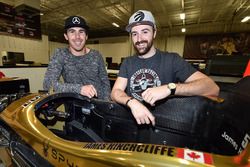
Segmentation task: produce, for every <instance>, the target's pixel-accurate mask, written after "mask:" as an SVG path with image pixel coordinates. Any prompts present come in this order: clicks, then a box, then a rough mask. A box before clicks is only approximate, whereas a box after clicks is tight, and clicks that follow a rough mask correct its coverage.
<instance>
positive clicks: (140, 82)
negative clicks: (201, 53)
mask: <svg viewBox="0 0 250 167" xmlns="http://www.w3.org/2000/svg"><path fill="white" fill-rule="evenodd" d="M195 71H196V69H195V68H193V66H192V65H190V64H189V63H188V62H186V61H185V60H184V59H183V58H181V57H180V56H179V55H178V54H177V53H168V52H162V51H160V50H156V54H155V55H154V56H152V57H150V58H147V59H142V58H139V57H138V56H136V55H135V56H132V57H127V58H126V59H125V60H124V61H123V63H122V65H121V68H120V71H119V77H123V78H127V79H128V85H127V89H126V93H127V94H128V95H129V96H133V97H135V98H136V99H138V100H140V101H142V98H141V93H142V92H143V91H145V90H146V89H147V88H151V87H157V86H161V85H165V84H168V83H170V82H174V83H178V82H185V80H186V79H187V78H188V77H189V76H191V75H192V74H193V73H194V72H195Z"/></svg>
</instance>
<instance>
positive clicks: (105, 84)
mask: <svg viewBox="0 0 250 167" xmlns="http://www.w3.org/2000/svg"><path fill="white" fill-rule="evenodd" d="M98 57H99V60H98V61H99V62H98V64H99V70H98V71H99V77H100V80H101V82H102V97H103V98H104V99H106V100H110V92H111V88H110V82H109V79H108V73H107V70H106V68H105V63H104V60H103V57H102V55H101V54H100V53H99V52H98Z"/></svg>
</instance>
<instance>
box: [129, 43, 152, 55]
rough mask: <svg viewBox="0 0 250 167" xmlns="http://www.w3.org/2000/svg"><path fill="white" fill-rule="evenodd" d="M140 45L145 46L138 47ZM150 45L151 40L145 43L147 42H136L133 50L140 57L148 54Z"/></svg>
mask: <svg viewBox="0 0 250 167" xmlns="http://www.w3.org/2000/svg"><path fill="white" fill-rule="evenodd" d="M140 44H145V46H143V47H140V46H139V45H140ZM152 45H153V40H151V41H147V40H143V41H138V42H136V43H135V44H134V49H135V51H136V53H137V54H138V55H139V56H142V55H144V54H146V53H148V52H149V50H150V49H151V47H152Z"/></svg>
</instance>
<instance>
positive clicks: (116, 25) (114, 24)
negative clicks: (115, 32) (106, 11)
mask: <svg viewBox="0 0 250 167" xmlns="http://www.w3.org/2000/svg"><path fill="white" fill-rule="evenodd" d="M112 25H113V26H115V27H120V26H119V25H118V24H116V23H112Z"/></svg>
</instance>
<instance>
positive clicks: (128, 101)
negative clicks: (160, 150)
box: [111, 77, 155, 125]
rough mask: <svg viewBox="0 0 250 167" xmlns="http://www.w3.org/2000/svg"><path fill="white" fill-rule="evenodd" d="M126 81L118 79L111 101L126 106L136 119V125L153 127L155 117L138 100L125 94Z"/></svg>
mask: <svg viewBox="0 0 250 167" xmlns="http://www.w3.org/2000/svg"><path fill="white" fill-rule="evenodd" d="M127 82H128V80H127V79H126V78H122V77H118V78H117V79H116V82H115V84H114V86H113V89H112V92H111V99H112V100H113V101H115V102H117V103H120V104H123V105H127V106H128V107H129V108H130V109H131V112H132V114H133V116H134V118H135V119H136V122H137V123H138V124H145V123H146V124H150V122H151V123H152V125H155V117H154V116H153V115H152V113H151V112H150V111H149V110H148V109H147V108H146V107H145V106H144V105H143V104H142V103H141V102H139V101H138V100H136V99H134V98H131V97H129V96H128V95H127V94H126V93H125V89H126V86H127Z"/></svg>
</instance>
